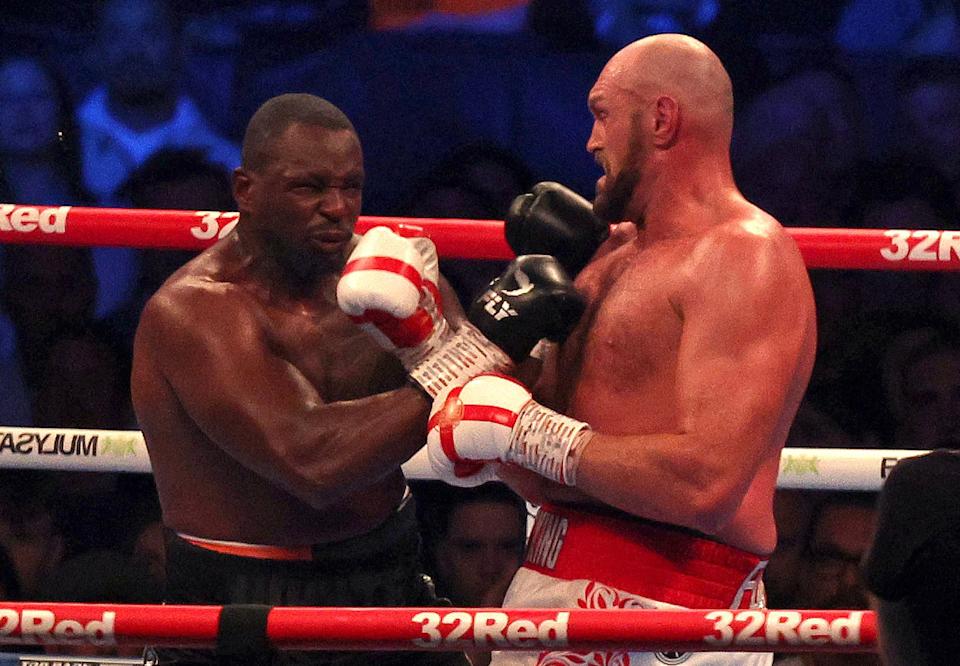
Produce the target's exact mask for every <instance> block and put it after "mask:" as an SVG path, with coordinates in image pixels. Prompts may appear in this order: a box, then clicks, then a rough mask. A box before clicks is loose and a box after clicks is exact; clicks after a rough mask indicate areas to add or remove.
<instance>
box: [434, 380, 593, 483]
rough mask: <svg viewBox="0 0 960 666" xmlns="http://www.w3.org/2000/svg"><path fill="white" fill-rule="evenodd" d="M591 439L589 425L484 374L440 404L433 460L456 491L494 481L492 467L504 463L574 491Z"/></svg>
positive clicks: (516, 385) (520, 386) (519, 386)
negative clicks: (454, 486) (584, 452)
mask: <svg viewBox="0 0 960 666" xmlns="http://www.w3.org/2000/svg"><path fill="white" fill-rule="evenodd" d="M590 434H591V430H590V426H589V425H588V424H587V423H584V422H583V421H578V420H576V419H572V418H570V417H569V416H564V415H563V414H560V413H559V412H555V411H554V410H552V409H550V408H548V407H544V406H543V405H541V404H540V403H538V402H537V401H536V400H534V399H533V397H532V396H531V394H530V391H529V390H528V389H527V388H526V387H525V386H524V385H523V384H521V383H520V382H518V381H516V380H514V379H511V378H509V377H504V376H502V375H496V374H482V375H479V376H477V377H474V378H473V379H471V380H470V381H468V382H467V383H466V384H464V385H463V386H461V387H459V388H455V389H453V390H452V391H450V392H449V393H448V394H447V395H445V396H442V397H440V398H437V399H436V400H435V401H434V403H433V409H432V411H431V414H430V422H429V424H428V433H427V454H428V458H429V460H430V465H431V466H432V467H433V470H434V471H435V472H436V473H437V474H438V475H439V476H440V478H441V479H442V480H444V481H447V482H448V483H453V484H455V485H479V483H483V482H484V481H487V480H489V473H490V468H491V465H489V463H490V462H493V461H498V462H507V463H513V464H516V465H520V466H521V467H525V468H527V469H530V470H533V471H534V472H537V473H538V474H540V475H541V476H544V477H546V478H548V479H552V480H554V481H557V482H558V483H562V484H565V485H568V486H573V485H576V482H577V465H578V464H579V462H580V454H581V453H582V451H583V447H584V446H585V445H586V443H587V442H588V441H589V439H590Z"/></svg>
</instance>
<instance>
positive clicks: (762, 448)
mask: <svg viewBox="0 0 960 666" xmlns="http://www.w3.org/2000/svg"><path fill="white" fill-rule="evenodd" d="M589 104H590V107H591V110H592V112H593V114H594V118H595V122H594V126H593V131H592V133H591V136H590V139H589V141H588V143H587V148H588V150H589V151H590V152H592V153H593V154H594V155H595V157H596V159H597V161H598V163H599V164H600V165H601V166H603V168H604V176H603V177H602V178H601V179H600V180H599V181H598V184H597V198H596V201H595V205H594V207H595V211H596V212H597V213H598V214H601V215H605V216H606V217H607V218H608V219H611V220H618V219H625V220H629V221H632V222H634V223H635V224H636V225H637V227H638V233H637V236H636V237H635V238H633V239H627V240H626V241H611V242H610V243H611V244H612V245H611V246H610V247H607V248H601V250H600V251H599V252H598V254H597V257H596V258H595V259H594V260H593V262H592V263H591V264H589V265H588V266H587V267H586V268H585V269H584V270H583V271H582V272H581V273H580V275H579V276H578V277H577V280H576V285H577V287H578V288H580V289H581V290H582V291H583V293H584V294H585V296H586V297H587V299H588V303H589V305H588V309H587V312H586V314H585V315H584V317H583V319H582V320H581V321H580V323H579V325H578V327H577V329H576V330H575V331H574V333H573V334H572V335H571V336H570V338H569V339H568V340H567V341H566V343H564V344H563V345H562V346H561V347H560V349H559V351H558V353H557V354H556V355H554V356H553V357H548V359H546V361H545V368H544V373H543V375H542V376H541V381H540V384H539V385H538V386H537V390H536V394H537V396H538V397H539V398H540V399H542V400H543V401H544V402H545V403H546V404H548V405H550V406H551V407H553V408H555V409H557V410H559V411H562V412H564V413H566V414H569V415H570V416H573V417H575V418H578V419H581V420H583V421H586V422H588V423H590V425H591V426H592V428H593V430H594V434H593V436H592V438H591V439H590V440H589V442H588V443H587V444H586V446H585V447H584V449H583V454H582V458H581V460H580V465H579V469H578V473H577V488H576V489H570V488H562V487H560V486H558V485H556V484H553V483H551V482H547V481H545V480H542V479H541V478H540V477H536V476H535V475H533V474H532V473H530V472H527V471H525V470H522V469H519V468H516V467H513V466H502V469H501V476H502V477H503V478H504V479H505V480H507V481H508V482H510V483H511V485H513V486H514V487H515V488H516V489H517V490H518V491H520V492H521V493H522V494H526V495H527V496H528V497H530V498H531V499H539V500H543V499H550V500H553V501H558V502H575V503H581V504H583V503H587V504H591V503H592V504H600V505H607V506H612V507H616V508H618V509H620V510H623V511H626V512H628V513H631V514H633V515H636V516H639V517H642V518H646V519H650V520H655V521H662V522H665V523H670V524H674V525H680V526H683V527H687V528H691V529H695V530H698V531H700V532H703V533H706V534H709V535H712V536H713V537H715V538H717V539H719V540H720V541H723V542H725V543H728V544H731V545H733V546H736V547H739V548H742V549H744V550H748V551H751V552H754V553H757V554H766V553H769V552H770V551H772V550H773V548H774V546H775V545H776V528H775V524H774V518H773V493H774V490H775V487H776V480H777V472H778V467H779V456H780V451H781V449H782V447H783V445H784V442H785V440H786V436H787V433H788V430H789V428H790V424H791V422H792V420H793V417H794V415H795V414H796V411H797V408H798V406H799V403H800V400H801V398H802V396H803V394H804V391H805V390H806V386H807V382H808V380H809V377H810V372H811V370H812V367H813V360H814V352H815V347H816V318H815V310H814V303H813V295H812V290H811V288H810V283H809V279H808V275H807V271H806V268H805V265H804V262H803V260H802V258H801V256H800V253H799V251H798V250H797V248H796V245H795V243H794V242H793V240H792V239H791V238H790V237H789V236H788V235H787V234H786V233H785V231H784V230H783V228H782V227H781V226H780V225H779V223H778V222H777V221H776V220H775V219H773V218H772V217H771V216H770V215H768V214H766V213H765V212H763V211H762V210H760V209H759V208H757V207H756V206H754V205H752V204H751V203H749V202H748V201H746V200H745V199H744V198H743V196H742V195H741V194H740V192H739V190H738V189H737V187H736V185H735V183H734V181H733V176H732V173H731V169H730V162H729V142H730V133H731V129H732V124H733V120H732V93H731V92H730V83H729V78H728V77H727V75H726V72H725V71H724V70H723V67H722V65H721V64H720V62H719V60H717V59H716V56H715V55H714V54H713V53H712V52H710V51H709V50H708V49H706V47H704V46H703V45H702V44H700V43H699V42H696V41H695V40H692V39H690V38H687V37H683V36H679V35H661V36H657V37H653V38H647V39H644V40H641V41H639V42H635V43H634V44H632V45H630V46H628V47H626V48H625V49H624V50H623V51H621V52H620V53H618V54H617V55H616V56H614V58H613V59H612V60H611V61H610V63H609V64H608V65H607V67H606V68H605V69H604V70H603V72H602V73H601V75H600V77H599V79H598V80H597V83H596V84H595V86H594V88H593V89H592V90H591V92H590V97H589ZM618 242H619V244H616V243H618Z"/></svg>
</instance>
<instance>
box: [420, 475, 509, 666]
mask: <svg viewBox="0 0 960 666" xmlns="http://www.w3.org/2000/svg"><path fill="white" fill-rule="evenodd" d="M413 490H414V494H415V498H416V500H417V516H418V520H419V522H420V526H421V532H422V534H423V544H424V555H425V562H426V569H427V573H429V574H430V575H431V576H432V577H433V580H434V583H435V584H436V588H437V594H438V595H439V596H442V597H447V598H448V599H450V601H451V602H452V603H453V605H454V606H474V607H481V608H491V607H498V606H500V605H501V604H502V603H503V596H504V594H505V593H506V591H507V586H508V585H509V584H510V581H511V579H512V578H513V575H514V574H515V573H516V571H517V569H519V568H520V564H521V563H522V562H523V554H524V546H525V544H526V539H527V504H526V502H524V500H523V499H522V498H520V497H519V496H518V495H516V494H514V493H513V491H511V490H510V489H509V488H508V487H507V486H505V485H504V484H502V483H485V484H483V485H480V486H474V487H470V488H462V487H457V486H449V485H446V484H445V483H441V482H433V481H431V482H420V483H417V484H416V485H413ZM469 657H470V662H471V664H472V665H473V666H485V665H486V664H489V663H490V653H489V652H471V653H470V654H469Z"/></svg>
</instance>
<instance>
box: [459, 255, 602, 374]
mask: <svg viewBox="0 0 960 666" xmlns="http://www.w3.org/2000/svg"><path fill="white" fill-rule="evenodd" d="M584 309H586V301H585V300H584V298H583V296H582V295H580V293H579V292H578V291H577V290H576V289H575V288H574V286H573V283H572V282H571V281H570V278H569V277H568V276H567V274H566V272H565V271H564V270H563V267H562V266H561V265H560V263H559V262H558V261H557V260H556V259H554V258H553V257H551V256H549V255H546V254H530V255H525V256H522V257H517V258H516V259H514V260H513V261H512V262H510V265H509V266H507V270H505V271H504V272H503V275H501V276H500V277H498V278H496V279H495V280H493V281H492V282H491V283H490V286H488V287H487V289H486V291H484V292H483V293H482V294H481V295H480V297H479V298H478V299H477V300H476V301H474V302H473V305H472V306H471V307H470V312H469V314H468V319H469V320H470V322H471V323H472V324H473V325H474V326H476V327H477V329H478V330H479V331H480V332H481V333H483V334H484V335H485V336H486V337H488V338H489V339H491V340H494V341H496V343H497V345H498V346H499V347H500V348H501V349H502V350H504V351H505V352H507V354H508V355H509V356H510V358H512V359H513V360H514V361H516V362H518V363H519V362H520V361H522V360H523V359H524V358H526V357H527V355H528V354H529V353H530V351H531V350H532V349H533V347H534V346H535V345H536V344H537V342H539V341H540V339H542V338H546V339H548V340H550V341H551V342H563V341H564V340H565V339H566V338H567V336H568V335H569V334H570V331H572V330H573V327H574V326H576V325H577V322H578V321H579V320H580V316H581V315H582V314H583V311H584Z"/></svg>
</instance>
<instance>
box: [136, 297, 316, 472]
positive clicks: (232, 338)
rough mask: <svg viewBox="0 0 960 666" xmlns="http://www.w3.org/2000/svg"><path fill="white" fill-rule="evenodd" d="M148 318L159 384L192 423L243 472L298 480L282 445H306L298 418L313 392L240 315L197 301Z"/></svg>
mask: <svg viewBox="0 0 960 666" xmlns="http://www.w3.org/2000/svg"><path fill="white" fill-rule="evenodd" d="M148 316H152V317H155V318H157V320H158V321H157V324H156V327H155V331H154V346H155V347H156V357H157V359H158V362H159V364H160V366H161V368H162V373H163V376H164V379H165V380H166V381H167V382H168V383H169V385H170V386H171V388H172V389H173V391H174V393H175V394H176V396H177V400H178V402H179V403H180V405H181V406H182V408H183V410H184V411H185V412H186V413H187V415H188V416H189V418H190V419H191V421H192V422H193V424H194V425H195V426H196V427H197V428H199V429H200V430H201V431H202V432H203V434H204V435H205V436H206V437H207V438H208V439H209V440H210V441H211V442H213V443H214V444H215V445H216V446H218V447H219V448H221V449H223V450H224V451H225V452H226V453H227V454H229V455H230V456H231V457H233V458H235V459H236V460H238V461H239V462H240V463H241V464H243V465H244V466H246V467H248V468H250V469H252V470H254V471H255V472H257V473H258V474H260V475H262V476H264V477H267V478H271V479H273V480H274V481H277V482H279V483H281V485H284V486H289V485H290V483H291V478H292V477H295V476H297V475H298V474H297V472H296V471H294V470H292V469H291V463H290V462H289V461H288V460H286V458H287V457H288V456H289V454H290V451H289V450H288V449H289V444H290V443H291V442H301V441H304V440H305V439H309V438H308V437H307V433H306V432H303V430H304V428H305V426H306V425H307V423H309V422H310V419H308V418H306V417H307V416H308V413H309V411H310V410H311V409H316V408H318V407H319V406H320V405H322V402H323V401H322V400H321V398H320V396H319V395H318V394H317V392H316V390H315V389H314V388H313V387H312V386H311V385H310V383H309V382H308V381H307V380H306V378H305V377H303V375H302V374H301V373H300V372H299V371H297V370H296V368H294V367H293V366H292V365H291V364H290V363H288V362H287V361H285V360H283V359H282V358H280V357H278V356H277V355H276V354H275V353H274V352H273V351H272V350H271V348H270V345H269V344H268V343H267V341H266V339H265V337H264V333H263V331H262V330H261V329H260V326H259V324H258V323H257V321H256V318H255V317H254V316H253V315H252V314H251V313H249V312H248V311H246V310H244V309H243V308H239V307H230V308H226V307H224V306H222V305H221V304H220V303H219V302H218V300H217V299H215V298H211V297H204V295H200V296H199V297H198V298H196V300H193V301H191V302H187V303H183V302H181V303H177V304H175V305H173V306H170V307H168V308H166V309H165V310H164V311H161V312H153V313H148ZM312 434H313V438H314V439H315V433H312Z"/></svg>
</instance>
